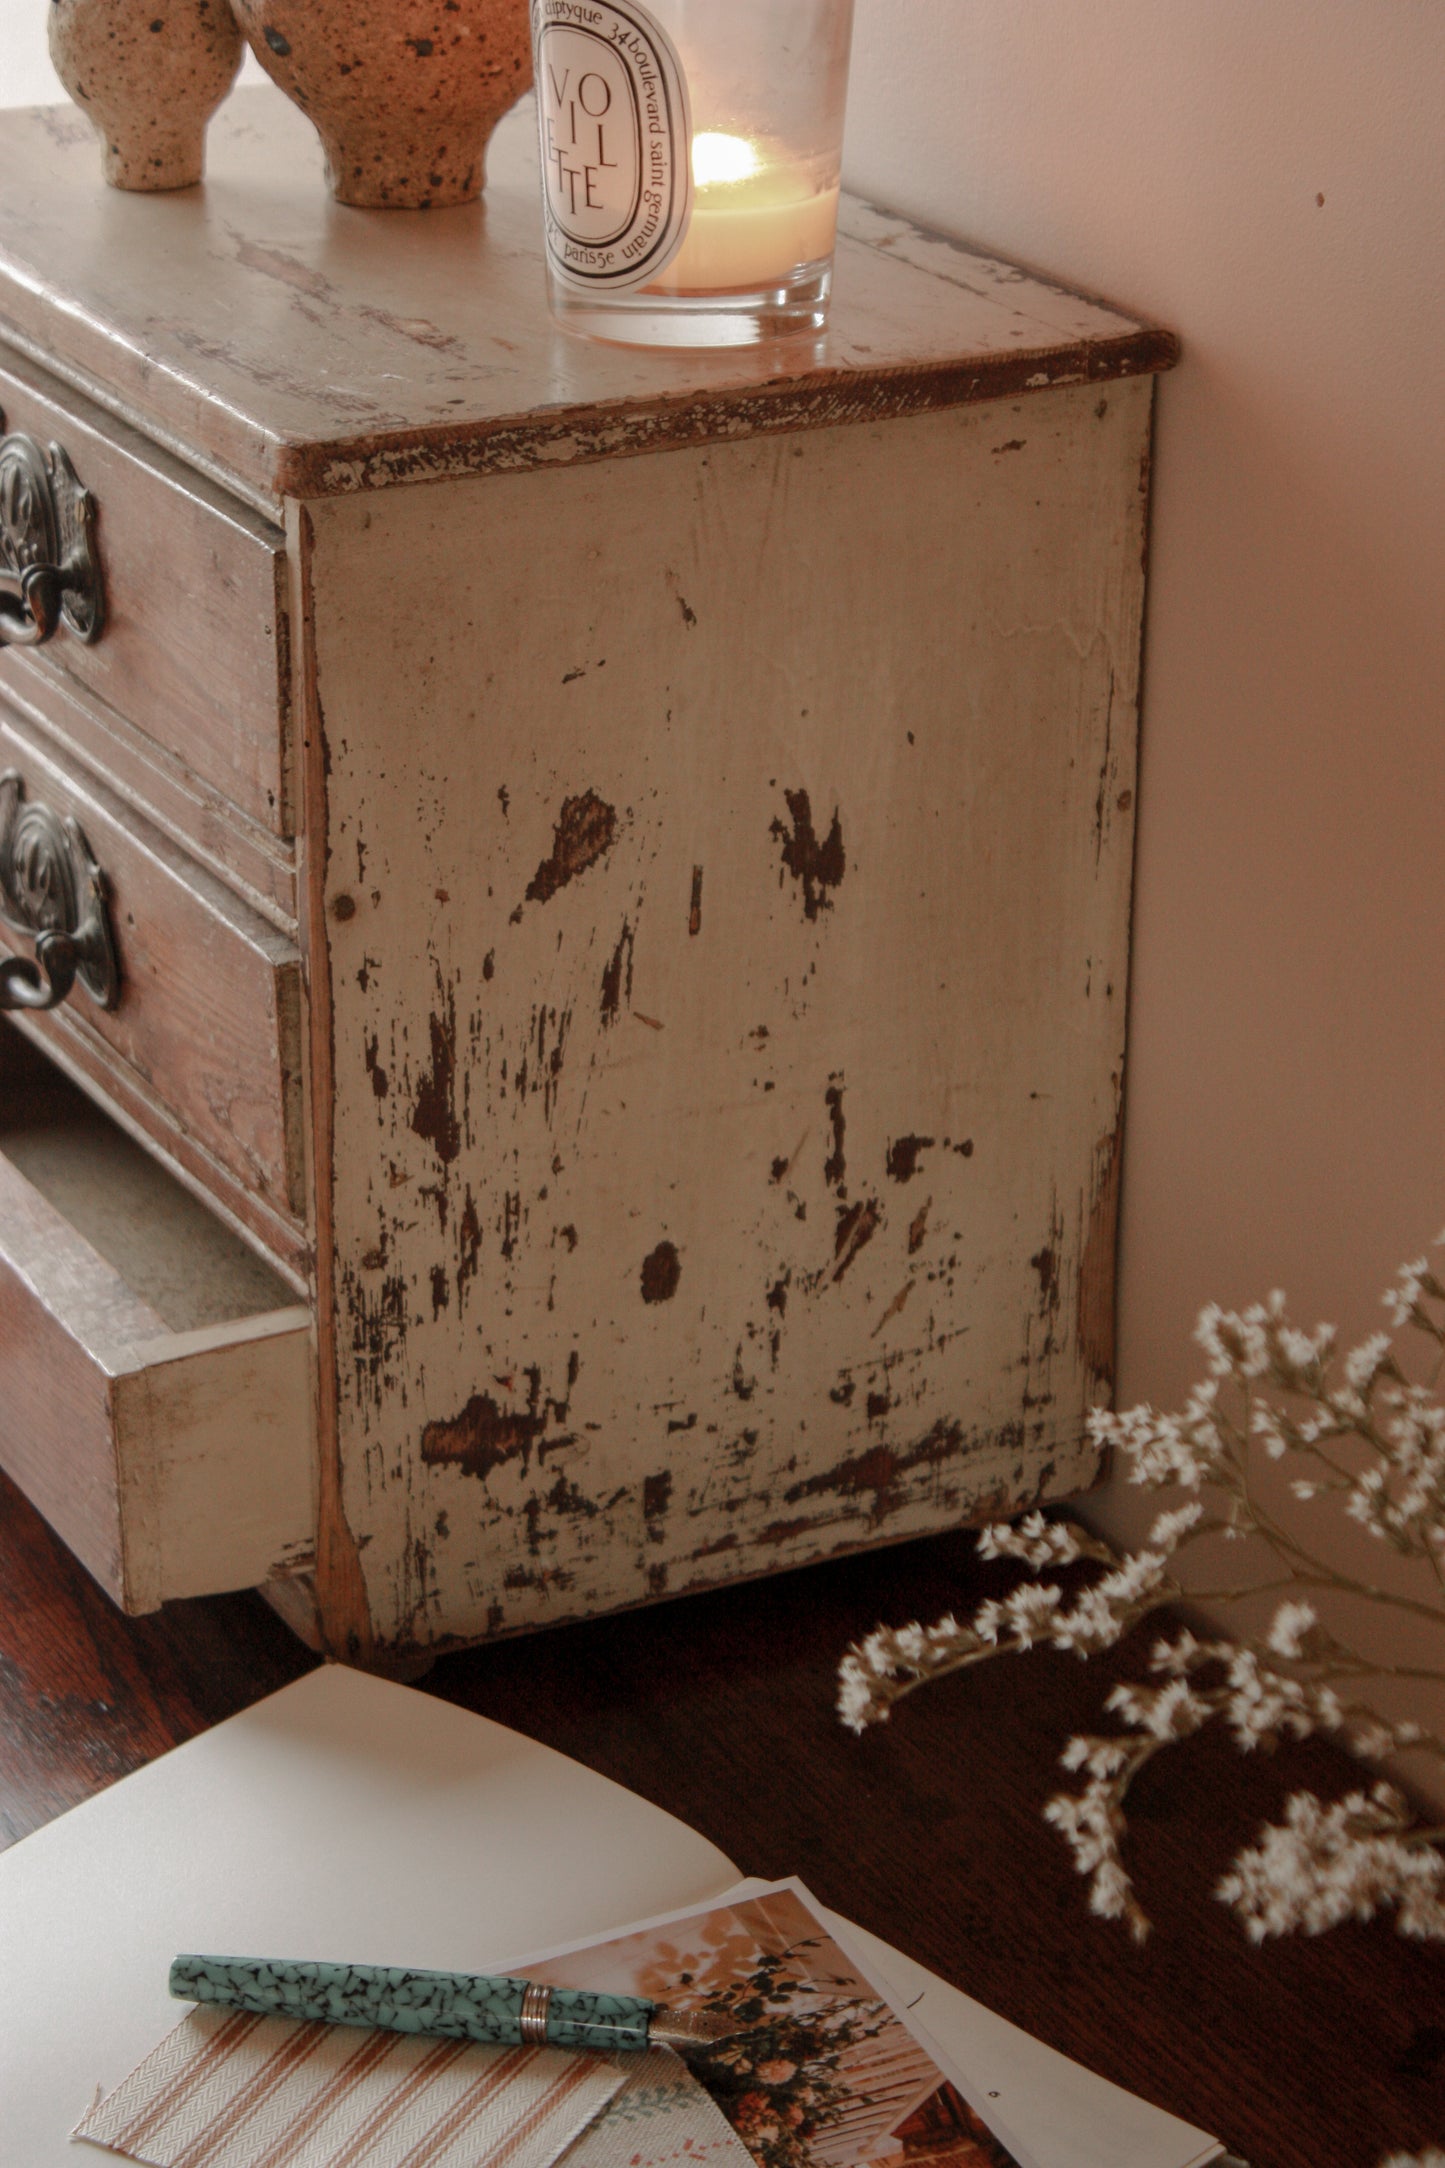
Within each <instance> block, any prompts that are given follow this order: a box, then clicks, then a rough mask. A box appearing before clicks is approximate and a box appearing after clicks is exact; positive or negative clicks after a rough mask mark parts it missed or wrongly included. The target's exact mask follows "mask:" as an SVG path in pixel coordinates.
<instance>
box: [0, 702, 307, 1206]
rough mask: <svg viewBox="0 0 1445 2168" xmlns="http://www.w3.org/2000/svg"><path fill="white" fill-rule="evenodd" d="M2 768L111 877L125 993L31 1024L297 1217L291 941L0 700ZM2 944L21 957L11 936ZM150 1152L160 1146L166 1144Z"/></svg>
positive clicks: (72, 1004)
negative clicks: (79, 833)
mask: <svg viewBox="0 0 1445 2168" xmlns="http://www.w3.org/2000/svg"><path fill="white" fill-rule="evenodd" d="M0 768H3V769H10V768H14V769H16V770H18V771H19V773H20V775H21V777H22V778H23V781H24V794H25V800H26V802H27V803H40V804H44V805H47V806H49V807H51V809H52V810H53V811H55V812H56V813H59V814H61V815H62V816H66V815H73V816H74V817H75V818H76V819H77V820H78V821H79V822H80V825H81V827H82V829H83V830H84V832H85V838H86V841H87V843H88V844H89V846H90V849H91V852H92V853H93V855H94V857H95V859H96V860H97V862H98V863H99V865H100V866H101V868H102V870H103V871H104V874H105V876H106V882H107V892H108V904H109V912H110V923H111V928H112V932H113V934H114V938H115V944H116V951H117V954H118V957H119V962H120V973H121V997H120V999H119V1001H118V1002H117V1004H116V1006H115V1008H114V1009H111V1010H108V1011H107V1010H101V1009H99V1008H97V1007H96V1005H95V1004H94V1002H92V1001H90V1000H89V999H88V998H87V997H86V995H85V993H84V992H83V991H81V990H77V991H76V992H75V993H73V994H72V995H71V996H70V998H69V999H68V1000H67V1001H66V1002H65V1003H64V1004H63V1005H62V1006H61V1007H60V1008H58V1009H56V1010H54V1011H52V1012H48V1013H46V1014H45V1015H44V1016H43V1017H40V1016H39V1015H38V1014H36V1015H33V1016H31V1017H29V1018H27V1021H28V1022H29V1023H30V1024H31V1025H32V1026H33V1028H34V1030H35V1032H36V1035H37V1037H39V1038H40V1039H42V1040H44V1041H46V1042H47V1043H51V1044H54V1045H56V1046H63V1047H66V1048H68V1049H69V1050H70V1051H71V1053H72V1055H73V1057H74V1058H75V1059H76V1060H77V1061H82V1060H85V1058H86V1057H87V1056H88V1057H89V1060H88V1062H87V1063H86V1065H87V1066H88V1067H90V1068H91V1070H92V1073H99V1074H100V1075H102V1076H103V1075H104V1072H105V1068H106V1066H107V1058H109V1060H110V1061H113V1062H114V1063H115V1064H116V1065H117V1066H118V1068H119V1069H120V1070H121V1071H122V1072H129V1073H131V1074H132V1075H134V1076H136V1077H137V1078H139V1080H140V1082H141V1083H142V1085H143V1086H144V1087H146V1088H147V1089H148V1090H149V1091H150V1092H152V1093H153V1094H154V1095H155V1097H157V1098H158V1099H159V1100H160V1101H161V1102H162V1104H163V1105H164V1106H165V1107H166V1108H167V1109H168V1110H169V1112H170V1114H171V1115H172V1116H173V1117H174V1118H175V1120H176V1122H177V1124H178V1125H179V1127H180V1128H181V1130H182V1131H183V1132H184V1133H185V1134H186V1135H188V1136H190V1137H193V1138H194V1139H195V1140H196V1142H197V1143H198V1144H199V1145H200V1146H201V1147H202V1149H203V1150H204V1151H206V1152H209V1153H211V1154H212V1155H214V1157H215V1158H216V1159H218V1160H219V1161H220V1162H221V1164H222V1165H223V1166H225V1167H227V1168H229V1169H230V1171H231V1173H232V1174H233V1175H235V1176H236V1177H237V1178H238V1179H239V1180H240V1181H241V1182H242V1183H243V1184H245V1186H246V1187H247V1188H249V1189H251V1190H253V1191H254V1192H255V1193H256V1194H257V1196H258V1197H260V1198H261V1200H262V1201H263V1202H264V1203H265V1204H266V1205H268V1206H270V1208H271V1209H272V1210H273V1211H275V1212H279V1213H289V1214H291V1215H292V1216H293V1217H295V1218H297V1219H300V1218H303V1217H304V1203H303V1198H302V1174H301V1149H302V1140H301V1122H300V1093H301V1048H300V1029H301V969H300V957H299V955H298V953H297V950H296V948H295V946H294V944H293V943H292V942H291V941H290V940H289V939H288V938H287V936H286V935H285V934H284V933H281V932H280V931H278V929H277V928H276V927H275V926H273V925H271V924H269V923H268V922H267V921H266V920H264V919H262V918H259V917H258V916H257V915H256V914H255V913H254V912H252V911H251V910H249V909H248V907H247V906H246V905H245V904H244V903H243V902H242V901H241V900H240V899H239V897H237V896H235V895H233V894H232V892H231V891H230V890H229V889H228V888H226V887H224V886H223V885H222V884H221V883H220V882H219V881H217V880H216V879H215V878H214V877H213V876H212V875H211V874H209V873H207V872H206V871H205V870H204V869H203V868H202V867H200V866H198V865H197V864H196V863H195V862H194V860H192V859H191V858H189V857H188V856H186V855H185V854H184V853H183V852H181V851H180V850H178V849H177V848H176V847H175V845H174V844H172V843H171V842H170V841H169V840H168V839H167V838H166V837H165V836H163V835H161V834H160V833H158V832H157V831H156V830H153V829H150V828H148V827H147V826H146V824H145V823H144V822H143V821H142V820H140V819H139V818H138V817H137V816H136V815H135V814H134V812H133V811H132V809H131V808H130V807H129V806H127V805H126V803H125V802H124V800H122V799H118V798H115V797H113V796H112V794H111V793H110V791H109V790H108V789H106V787H105V785H104V784H102V783H100V782H99V781H97V780H94V779H92V778H90V777H88V776H86V775H85V773H84V771H83V770H80V769H77V768H72V766H71V765H70V763H69V761H68V760H66V759H65V758H64V756H63V753H62V752H61V749H60V748H58V747H56V746H54V745H52V744H51V743H50V742H49V740H48V738H47V737H46V736H45V734H44V733H43V732H42V731H40V730H38V729H36V728H35V727H34V726H33V725H32V724H31V723H30V722H29V721H28V719H26V718H25V717H23V716H22V715H21V714H20V713H19V711H18V710H16V709H12V708H11V707H10V706H9V704H8V703H7V702H6V701H5V700H4V699H3V698H0ZM0 943H3V945H4V947H5V948H6V949H9V950H14V951H16V952H18V953H20V954H22V955H29V954H30V953H31V948H32V942H31V940H30V937H29V936H28V935H27V934H24V933H21V932H18V931H14V930H12V929H11V928H9V927H6V928H5V929H4V930H3V932H0ZM160 1141H162V1142H163V1143H164V1142H165V1141H166V1140H165V1139H164V1138H162V1139H161V1140H160Z"/></svg>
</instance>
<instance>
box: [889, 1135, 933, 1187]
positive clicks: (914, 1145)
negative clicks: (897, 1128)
mask: <svg viewBox="0 0 1445 2168" xmlns="http://www.w3.org/2000/svg"><path fill="white" fill-rule="evenodd" d="M932 1145H933V1139H932V1137H898V1138H895V1140H894V1141H893V1142H892V1143H891V1144H890V1145H889V1147H888V1162H887V1164H888V1174H889V1178H890V1179H891V1180H892V1181H894V1182H911V1181H912V1180H913V1177H914V1175H915V1174H917V1172H918V1161H919V1156H920V1154H921V1153H923V1152H927V1151H929V1150H931V1149H932Z"/></svg>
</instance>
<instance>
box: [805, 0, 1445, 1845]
mask: <svg viewBox="0 0 1445 2168" xmlns="http://www.w3.org/2000/svg"><path fill="white" fill-rule="evenodd" d="M858 9H859V15H858V33H857V40H856V45H855V59H854V76H853V92H852V99H851V105H850V115H849V119H850V135H849V151H848V164H849V176H848V177H849V181H850V185H851V186H853V187H854V188H855V189H858V190H860V191H861V192H863V193H865V194H872V195H876V196H877V197H879V198H880V199H881V200H883V201H885V202H888V203H892V204H895V205H897V206H899V207H900V208H903V209H905V210H908V211H911V212H913V213H914V214H916V215H917V216H918V217H920V218H921V219H924V220H926V221H928V222H929V223H932V224H936V225H939V226H942V227H943V228H945V229H946V230H948V231H950V232H954V233H958V234H962V235H966V236H968V237H970V238H974V239H977V240H979V241H982V242H983V243H985V244H986V245H988V246H989V247H992V248H996V249H997V250H999V251H1000V253H1002V254H1005V255H1013V256H1017V257H1020V258H1022V259H1023V260H1024V261H1026V262H1029V263H1032V264H1036V265H1040V266H1042V267H1044V268H1046V269H1047V270H1049V271H1052V272H1054V273H1056V274H1058V275H1059V276H1060V277H1062V278H1064V279H1067V280H1070V281H1073V282H1075V283H1078V284H1082V285H1085V286H1091V287H1096V288H1097V289H1099V290H1100V291H1101V292H1103V293H1104V294H1106V295H1107V296H1108V297H1109V298H1111V299H1113V300H1116V301H1118V302H1120V303H1123V304H1125V305H1132V306H1133V307H1135V308H1138V309H1140V310H1141V311H1144V312H1145V313H1148V314H1150V315H1153V316H1156V317H1158V318H1160V319H1162V320H1163V321H1164V322H1166V323H1168V324H1170V325H1172V326H1173V327H1174V328H1175V329H1176V330H1177V331H1178V332H1179V333H1180V334H1181V335H1182V338H1183V341H1184V352H1185V359H1184V361H1183V363H1182V365H1181V366H1180V368H1179V369H1178V370H1177V371H1176V372H1175V373H1174V374H1173V375H1172V376H1171V377H1169V378H1167V379H1165V380H1164V382H1163V383H1162V384H1161V386H1160V395H1159V409H1158V417H1159V419H1158V438H1157V464H1156V493H1155V500H1154V534H1153V555H1152V565H1151V587H1150V595H1149V605H1148V632H1147V646H1146V671H1145V690H1144V710H1143V767H1142V775H1141V789H1140V798H1139V844H1138V885H1137V893H1136V903H1135V945H1134V967H1133V984H1132V989H1131V1002H1130V1055H1129V1072H1128V1117H1127V1137H1126V1147H1125V1156H1124V1186H1123V1233H1122V1245H1121V1269H1122V1281H1121V1304H1120V1329H1121V1331H1120V1338H1121V1345H1120V1377H1119V1396H1120V1403H1121V1404H1122V1405H1130V1404H1132V1403H1134V1402H1135V1401H1138V1400H1144V1399H1148V1400H1152V1401H1154V1402H1155V1403H1156V1404H1158V1405H1161V1406H1174V1405H1176V1404H1177V1403H1178V1402H1179V1401H1180V1400H1181V1399H1182V1397H1183V1395H1184V1393H1185V1392H1186V1391H1187V1389H1188V1387H1189V1385H1190V1384H1191V1383H1192V1381H1193V1380H1194V1379H1195V1378H1196V1377H1197V1376H1199V1375H1200V1374H1201V1371H1202V1363H1201V1362H1200V1360H1199V1358H1198V1354H1197V1351H1196V1350H1195V1349H1194V1347H1193V1346H1192V1344H1191V1339H1190V1334H1191V1328H1192V1325H1193V1320H1194V1318H1195V1316H1196V1315H1197V1313H1198V1311H1199V1309H1200V1307H1201V1306H1202V1305H1203V1303H1204V1302H1205V1301H1207V1300H1209V1299H1211V1298H1214V1299H1217V1300H1219V1301H1221V1302H1224V1303H1226V1304H1228V1305H1230V1306H1237V1305H1240V1304H1243V1303H1247V1302H1249V1301H1251V1300H1254V1299H1257V1298H1259V1297H1262V1296H1263V1295H1265V1294H1266V1293H1267V1292H1268V1291H1269V1290H1270V1289H1271V1288H1272V1287H1283V1288H1285V1289H1286V1290H1287V1292H1288V1293H1289V1295H1290V1298H1291V1301H1292V1303H1293V1305H1294V1307H1295V1312H1296V1315H1297V1316H1298V1317H1299V1318H1300V1319H1301V1321H1302V1322H1310V1323H1312V1322H1314V1321H1315V1320H1316V1319H1318V1318H1321V1317H1326V1318H1331V1319H1333V1320H1335V1321H1337V1322H1338V1323H1339V1324H1340V1325H1341V1326H1342V1328H1343V1329H1344V1330H1345V1331H1346V1332H1348V1333H1350V1334H1351V1335H1362V1334H1363V1333H1365V1332H1367V1331H1372V1330H1374V1329H1376V1328H1378V1327H1380V1326H1382V1325H1384V1324H1385V1322H1386V1320H1385V1317H1384V1314H1383V1312H1382V1311H1381V1309H1380V1307H1379V1302H1378V1296H1379V1291H1380V1290H1381V1288H1383V1287H1384V1285H1385V1284H1386V1282H1387V1281H1388V1280H1389V1279H1390V1278H1391V1277H1392V1276H1393V1273H1394V1269H1395V1267H1396V1265H1397V1264H1399V1263H1400V1262H1401V1261H1402V1260H1403V1259H1405V1258H1407V1257H1413V1256H1416V1255H1418V1254H1419V1253H1420V1251H1421V1250H1423V1249H1424V1248H1425V1246H1426V1245H1427V1243H1429V1242H1430V1241H1431V1240H1432V1239H1433V1238H1434V1236H1435V1235H1436V1234H1437V1233H1438V1232H1439V1231H1440V1230H1441V1227H1442V1223H1445V863H1442V861H1445V852H1442V840H1441V839H1442V824H1445V105H1442V96H1445V92H1442V86H1445V10H1442V9H1440V8H1438V7H1436V6H1432V5H1430V4H1428V0H1370V4H1369V5H1368V6H1361V5H1359V4H1358V0H1207V4H1206V0H1192V4H1189V5H1184V4H1179V0H1088V4H1087V5H1080V4H1079V0H1010V4H1009V5H1007V6H998V5H996V4H993V0H858ZM1141 1508H1142V1509H1143V1511H1141ZM1287 1510H1288V1509H1287ZM1294 1510H1295V1511H1296V1512H1298V1513H1300V1514H1303V1515H1311V1514H1313V1515H1315V1516H1316V1519H1315V1520H1314V1523H1313V1527H1314V1529H1315V1530H1319V1529H1320V1528H1324V1529H1325V1530H1326V1531H1327V1532H1328V1533H1331V1534H1332V1537H1333V1540H1335V1541H1339V1540H1340V1539H1342V1538H1343V1539H1344V1540H1345V1544H1346V1549H1347V1550H1348V1551H1349V1552H1351V1553H1352V1555H1353V1559H1354V1565H1355V1570H1356V1571H1358V1572H1361V1573H1363V1574H1366V1575H1369V1576H1370V1577H1372V1578H1375V1579H1377V1580H1383V1581H1386V1582H1388V1583H1391V1584H1392V1585H1395V1586H1396V1587H1397V1588H1399V1589H1400V1590H1401V1592H1405V1591H1407V1590H1408V1591H1410V1592H1412V1593H1414V1594H1416V1595H1417V1596H1422V1597H1425V1598H1426V1599H1427V1600H1434V1598H1435V1595H1436V1592H1435V1591H1434V1590H1433V1589H1432V1587H1431V1586H1430V1583H1429V1581H1428V1577H1426V1578H1425V1581H1424V1585H1423V1586H1413V1585H1412V1582H1411V1576H1410V1573H1409V1571H1407V1570H1405V1569H1401V1568H1399V1566H1398V1562H1397V1561H1395V1560H1393V1559H1392V1558H1391V1557H1390V1556H1389V1555H1388V1554H1386V1553H1385V1552H1384V1548H1383V1546H1382V1545H1380V1544H1379V1543H1377V1542H1372V1541H1371V1540H1370V1539H1369V1538H1367V1537H1366V1536H1365V1535H1364V1534H1363V1533H1362V1532H1359V1531H1356V1532H1355V1541H1354V1543H1353V1545H1349V1544H1348V1532H1347V1531H1345V1530H1343V1529H1342V1528H1341V1524H1340V1522H1339V1520H1338V1518H1337V1517H1336V1515H1335V1513H1334V1510H1333V1508H1331V1507H1328V1506H1316V1507H1299V1508H1295V1509H1294ZM1090 1511H1091V1515H1092V1517H1094V1518H1096V1519H1097V1520H1098V1521H1099V1522H1100V1523H1101V1525H1102V1526H1103V1527H1105V1529H1106V1530H1108V1531H1109V1532H1111V1533H1112V1534H1113V1535H1114V1536H1115V1537H1116V1538H1117V1539H1127V1538H1129V1537H1131V1536H1133V1537H1135V1538H1137V1536H1138V1534H1139V1532H1140V1529H1141V1526H1142V1524H1143V1522H1144V1520H1145V1519H1147V1517H1148V1514H1149V1513H1150V1512H1152V1507H1148V1506H1147V1505H1146V1501H1145V1498H1144V1496H1143V1495H1141V1494H1140V1493H1138V1492H1132V1491H1127V1490H1125V1489H1124V1488H1123V1487H1122V1486H1117V1485H1116V1486H1115V1487H1114V1488H1113V1489H1112V1490H1110V1491H1107V1492H1105V1493H1102V1494H1098V1493H1096V1494H1095V1495H1094V1497H1093V1498H1092V1499H1091V1501H1090ZM1307 1525H1308V1524H1307ZM1334 1555H1336V1556H1337V1557H1341V1556H1343V1555H1344V1554H1343V1553H1342V1552H1341V1551H1338V1550H1337V1551H1335V1553H1334ZM1232 1563H1233V1565H1234V1567H1235V1568H1236V1570H1237V1569H1238V1567H1239V1565H1240V1563H1241V1561H1240V1560H1239V1558H1238V1556H1237V1554H1236V1556H1235V1557H1234V1559H1233V1561H1232ZM1225 1578H1226V1579H1233V1578H1235V1575H1234V1574H1229V1575H1226V1577H1225ZM1195 1585H1198V1584H1197V1583H1196V1584H1195ZM1335 1617H1336V1623H1337V1625H1338V1626H1339V1627H1340V1628H1341V1630H1345V1631H1348V1630H1351V1629H1353V1630H1355V1631H1362V1630H1364V1628H1363V1621H1362V1620H1361V1618H1360V1616H1359V1614H1358V1607H1356V1615H1355V1616H1354V1617H1353V1618H1351V1617H1349V1616H1347V1615H1346V1614H1343V1613H1337V1614H1335ZM1440 1642H1441V1636H1440V1635H1439V1634H1438V1633H1434V1634H1432V1633H1431V1632H1430V1631H1429V1629H1428V1628H1423V1627H1413V1628H1412V1627H1411V1626H1410V1625H1409V1624H1408V1622H1402V1620H1401V1617H1400V1614H1398V1613H1396V1614H1394V1615H1393V1618H1392V1620H1391V1621H1390V1623H1389V1624H1388V1626H1387V1628H1386V1631H1385V1634H1384V1637H1383V1638H1377V1639H1374V1642H1373V1645H1374V1648H1375V1650H1376V1653H1377V1654H1378V1656H1380V1657H1382V1658H1385V1659H1390V1658H1393V1660H1395V1661H1401V1662H1403V1661H1409V1662H1412V1663H1416V1664H1420V1663H1424V1664H1435V1665H1438V1664H1439V1663H1440V1662H1441V1659H1442V1654H1445V1651H1442V1649H1441V1647H1440ZM1382 1702H1384V1703H1388V1705H1389V1706H1391V1707H1392V1708H1394V1709H1395V1711H1396V1712H1397V1713H1405V1712H1406V1711H1407V1710H1408V1711H1409V1713H1412V1714H1414V1715H1415V1716H1416V1717H1417V1718H1418V1719H1421V1720H1423V1721H1425V1722H1427V1723H1433V1725H1434V1727H1435V1728H1436V1729H1437V1730H1445V1695H1441V1694H1439V1693H1433V1694H1431V1693H1426V1692H1424V1691H1423V1690H1421V1689H1420V1688H1418V1687H1414V1688H1408V1687H1407V1688H1400V1689H1396V1690H1395V1691H1393V1692H1390V1693H1387V1694H1385V1695H1384V1696H1382ZM1403 1773H1405V1774H1407V1775H1410V1776H1412V1777H1413V1778H1414V1779H1415V1781H1416V1782H1418V1783H1422V1784H1423V1785H1424V1786H1425V1788H1426V1789H1427V1790H1429V1791H1430V1792H1432V1793H1434V1794H1437V1795H1438V1798H1439V1803H1440V1804H1442V1805H1445V1772H1432V1771H1431V1770H1430V1769H1429V1767H1428V1766H1422V1764H1421V1763H1420V1762H1419V1761H1418V1760H1414V1761H1413V1763H1412V1765H1410V1766H1408V1767H1407V1768H1406V1770H1405V1771H1404V1772H1403Z"/></svg>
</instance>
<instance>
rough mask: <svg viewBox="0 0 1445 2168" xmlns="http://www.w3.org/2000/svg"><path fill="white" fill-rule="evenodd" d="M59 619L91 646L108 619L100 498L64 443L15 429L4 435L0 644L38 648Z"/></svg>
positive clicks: (0, 423)
mask: <svg viewBox="0 0 1445 2168" xmlns="http://www.w3.org/2000/svg"><path fill="white" fill-rule="evenodd" d="M4 426H5V417H4V415H3V414H0V429H3V428H4ZM62 623H63V624H65V625H66V626H68V627H69V629H70V631H71V632H73V633H74V634H75V636H76V638H77V639H78V640H84V641H85V642H86V643H87V644H89V643H90V642H91V641H92V640H98V639H99V638H100V635H101V631H102V629H103V627H104V624H105V596H104V592H103V590H102V587H101V580H100V559H99V558H98V557H97V555H96V551H95V499H94V498H93V497H92V496H91V494H90V491H89V490H88V489H83V488H82V487H81V484H80V481H79V478H78V477H77V475H76V472H75V469H74V467H72V465H71V464H70V460H69V458H68V457H67V455H66V453H65V451H64V449H63V447H62V446H61V445H59V444H52V445H51V446H50V448H49V450H48V451H46V450H42V448H41V446H40V445H39V444H37V443H36V441H35V439H34V437H31V436H27V435H26V434H25V432H24V430H23V429H16V430H14V431H12V432H11V434H10V435H9V436H8V437H4V438H0V646H5V645H9V646H11V647H38V646H39V645H40V643H41V641H42V640H48V639H49V638H50V636H51V634H52V633H53V632H54V631H55V630H56V628H57V626H59V625H61V624H62Z"/></svg>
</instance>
